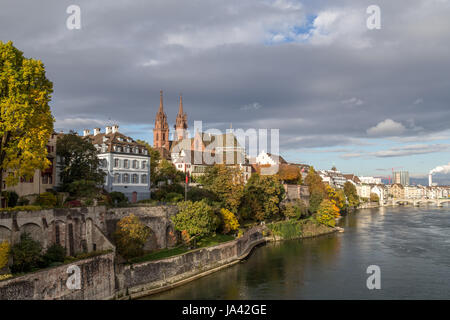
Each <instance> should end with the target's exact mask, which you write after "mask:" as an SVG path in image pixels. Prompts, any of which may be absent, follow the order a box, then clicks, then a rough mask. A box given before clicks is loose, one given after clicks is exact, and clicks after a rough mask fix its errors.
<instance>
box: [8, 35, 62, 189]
mask: <svg viewBox="0 0 450 320" xmlns="http://www.w3.org/2000/svg"><path fill="white" fill-rule="evenodd" d="M52 92H53V84H52V82H51V81H50V80H48V79H47V77H46V75H45V67H44V64H43V63H42V62H41V61H40V60H35V59H31V58H25V57H24V56H23V52H21V51H19V50H18V49H17V48H15V47H14V46H13V43H12V42H11V41H9V42H8V43H6V44H5V43H3V42H2V41H0V178H1V177H3V173H4V172H7V173H8V175H7V176H6V179H5V180H6V184H7V185H15V184H17V183H18V182H19V178H20V177H27V178H30V177H32V176H33V174H34V172H35V170H36V169H40V170H43V169H45V168H47V167H48V166H49V165H50V161H49V160H48V159H47V147H46V146H47V143H48V139H49V137H50V135H51V134H52V132H53V121H54V119H53V116H52V114H51V111H50V106H49V102H50V100H51V94H52ZM2 187H3V183H0V194H1V191H2Z"/></svg>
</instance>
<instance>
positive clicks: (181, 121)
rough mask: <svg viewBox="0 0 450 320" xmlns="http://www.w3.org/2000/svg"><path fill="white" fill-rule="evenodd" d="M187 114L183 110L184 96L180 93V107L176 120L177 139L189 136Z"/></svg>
mask: <svg viewBox="0 0 450 320" xmlns="http://www.w3.org/2000/svg"><path fill="white" fill-rule="evenodd" d="M187 128H188V125H187V115H186V113H184V112H183V97H182V95H181V94H180V107H179V109H178V115H177V119H176V122H175V139H176V140H177V141H179V140H183V139H185V138H187Z"/></svg>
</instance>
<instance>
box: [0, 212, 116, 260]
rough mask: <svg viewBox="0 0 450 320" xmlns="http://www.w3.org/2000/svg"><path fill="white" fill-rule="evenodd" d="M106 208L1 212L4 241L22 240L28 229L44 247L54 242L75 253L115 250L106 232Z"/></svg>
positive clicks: (2, 237)
mask: <svg viewBox="0 0 450 320" xmlns="http://www.w3.org/2000/svg"><path fill="white" fill-rule="evenodd" d="M105 211H106V208H105V207H89V208H72V209H49V210H41V211H19V212H0V241H4V240H7V241H8V242H9V243H11V244H15V243H17V242H19V240H20V235H21V234H22V233H24V232H27V233H29V234H30V235H31V237H32V238H33V239H34V240H37V241H39V242H40V243H41V244H42V246H43V248H44V249H45V248H47V247H49V246H51V245H52V244H54V243H57V244H60V245H62V246H63V247H65V248H66V251H67V254H68V255H71V256H74V255H76V254H78V253H81V252H91V251H96V250H99V251H102V250H108V249H113V248H114V246H113V245H112V243H111V241H109V240H108V238H107V237H106V236H105V235H104V231H103V230H102V229H104V225H105V223H104V215H105Z"/></svg>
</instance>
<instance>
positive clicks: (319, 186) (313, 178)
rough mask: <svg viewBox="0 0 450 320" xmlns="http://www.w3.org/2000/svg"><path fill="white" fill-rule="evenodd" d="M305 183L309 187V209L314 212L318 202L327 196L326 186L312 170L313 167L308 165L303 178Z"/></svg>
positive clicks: (317, 207)
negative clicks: (306, 173)
mask: <svg viewBox="0 0 450 320" xmlns="http://www.w3.org/2000/svg"><path fill="white" fill-rule="evenodd" d="M305 184H306V185H307V186H308V188H309V194H310V199H309V211H310V212H311V213H316V212H317V210H318V209H319V206H320V204H321V203H322V201H323V200H324V199H326V198H327V190H326V186H325V184H324V183H323V181H322V178H321V177H320V176H319V175H318V174H317V172H316V171H315V170H314V167H312V166H311V167H310V168H309V171H308V175H307V176H306V178H305Z"/></svg>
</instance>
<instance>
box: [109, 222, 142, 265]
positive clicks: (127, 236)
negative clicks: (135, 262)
mask: <svg viewBox="0 0 450 320" xmlns="http://www.w3.org/2000/svg"><path fill="white" fill-rule="evenodd" d="M149 236H150V230H149V228H147V227H146V226H145V225H144V224H143V223H142V222H141V221H139V219H138V217H136V216H135V215H134V214H130V215H129V216H126V217H124V218H122V219H121V220H120V221H119V222H118V223H117V230H116V232H115V233H114V239H115V242H116V246H117V251H118V252H119V253H120V254H121V255H122V256H123V257H124V258H125V259H130V258H133V257H137V256H139V255H141V254H142V253H143V252H144V245H145V242H146V241H147V239H148V237H149Z"/></svg>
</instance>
